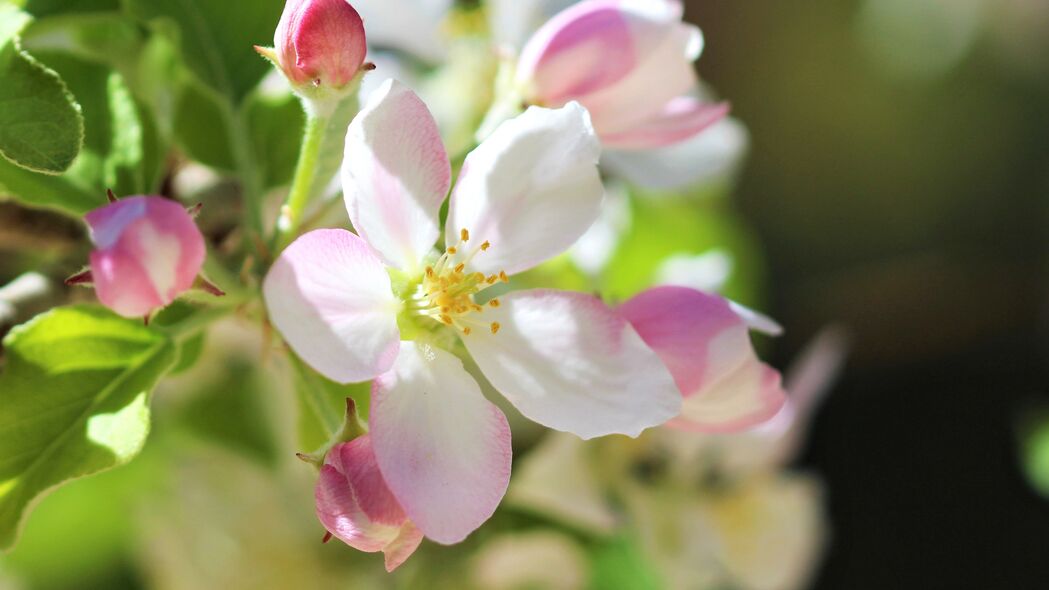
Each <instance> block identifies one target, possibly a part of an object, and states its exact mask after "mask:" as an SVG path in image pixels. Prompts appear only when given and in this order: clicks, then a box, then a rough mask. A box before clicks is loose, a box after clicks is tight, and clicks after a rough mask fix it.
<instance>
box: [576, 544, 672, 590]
mask: <svg viewBox="0 0 1049 590" xmlns="http://www.w3.org/2000/svg"><path fill="white" fill-rule="evenodd" d="M591 559H592V564H591V565H592V567H593V570H592V578H591V580H590V587H591V588H593V589H595V590H597V589H600V590H649V589H651V590H659V589H660V588H664V587H665V586H664V584H663V583H662V581H661V580H660V577H659V573H658V572H657V571H656V569H655V567H654V566H653V564H651V563H649V562H648V560H646V559H645V556H644V554H642V552H641V550H640V549H639V548H638V547H637V545H636V544H635V542H634V541H633V540H632V539H630V538H628V537H619V538H616V539H611V540H609V541H607V542H603V543H601V544H599V545H598V546H597V547H595V548H594V550H593V552H592V553H591Z"/></svg>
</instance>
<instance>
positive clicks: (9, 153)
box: [0, 4, 84, 174]
mask: <svg viewBox="0 0 1049 590" xmlns="http://www.w3.org/2000/svg"><path fill="white" fill-rule="evenodd" d="M28 22H29V17H28V16H27V15H26V14H25V13H23V12H20V11H19V10H18V9H17V8H15V7H13V6H11V5H9V4H0V80H3V84H0V156H3V158H5V159H6V160H7V161H8V162H10V163H12V164H15V165H16V166H18V167H20V168H25V169H26V170H32V171H35V172H39V173H43V174H60V173H62V172H63V171H65V170H66V169H67V168H69V166H70V165H71V164H72V163H73V159H74V158H76V155H77V152H79V151H80V146H81V144H82V143H83V141H84V119H83V118H82V117H81V114H80V108H79V106H78V105H77V102H76V100H75V99H74V98H73V95H72V94H70V92H69V89H68V88H66V85H65V84H64V83H63V81H62V79H61V78H60V77H59V76H58V74H57V73H55V71H54V70H52V69H50V68H48V67H46V66H44V65H43V64H42V63H41V62H39V61H37V59H34V58H33V57H31V56H30V55H29V54H28V53H26V52H25V51H23V50H22V49H21V47H20V46H19V41H18V33H19V32H20V31H21V30H22V28H23V27H25V25H26V24H27V23H28Z"/></svg>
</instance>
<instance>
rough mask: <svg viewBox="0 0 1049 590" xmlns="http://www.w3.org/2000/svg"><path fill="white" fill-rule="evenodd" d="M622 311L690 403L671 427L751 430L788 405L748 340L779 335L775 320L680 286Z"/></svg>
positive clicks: (645, 295)
mask: <svg viewBox="0 0 1049 590" xmlns="http://www.w3.org/2000/svg"><path fill="white" fill-rule="evenodd" d="M619 312H620V313H621V314H622V315H623V317H625V318H626V319H627V320H628V321H629V322H630V324H631V325H632V326H633V327H634V329H635V330H637V332H638V334H640V335H641V338H642V339H643V340H644V341H645V343H646V344H648V345H649V346H650V347H652V349H653V350H655V351H656V353H657V354H659V356H660V358H662V359H663V362H665V363H666V365H667V367H668V368H669V369H670V372H671V373H672V374H673V375H674V381H675V383H677V386H678V389H679V390H680V391H681V395H682V396H683V397H684V401H683V402H682V405H681V415H680V416H678V417H677V418H675V419H674V420H672V421H671V422H669V423H668V426H673V427H676V428H682V429H685V430H694V431H698V432H732V431H739V430H744V429H747V428H750V427H752V426H755V425H757V424H760V423H762V422H764V421H766V420H768V419H770V418H772V417H773V416H775V415H776V413H777V412H778V411H779V410H780V408H781V407H782V406H783V404H784V402H785V401H786V393H785V392H784V391H783V388H782V387H781V385H780V375H779V373H778V372H777V371H776V370H775V369H773V368H771V367H769V366H768V365H766V364H764V363H762V362H761V361H760V360H759V359H758V357H757V354H756V353H755V352H754V348H753V347H752V346H751V344H750V336H749V334H748V331H749V330H750V329H756V330H760V331H762V332H765V333H770V334H777V333H778V332H779V331H780V328H779V326H778V325H777V324H776V323H775V322H773V321H772V320H770V319H768V318H766V317H764V316H762V315H760V314H757V313H756V312H752V311H750V310H748V309H746V308H743V307H742V306H738V305H734V304H732V303H730V302H729V301H728V300H727V299H725V298H723V297H720V296H718V295H711V294H707V293H703V292H702V291H697V290H695V289H690V288H687V287H674V286H664V287H655V288H652V289H649V290H647V291H644V292H642V293H640V294H638V295H636V296H634V297H633V298H631V299H630V300H628V301H627V302H626V303H624V304H623V305H621V306H620V307H619Z"/></svg>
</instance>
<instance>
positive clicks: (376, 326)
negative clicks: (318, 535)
mask: <svg viewBox="0 0 1049 590" xmlns="http://www.w3.org/2000/svg"><path fill="white" fill-rule="evenodd" d="M598 152H599V146H598V142H597V139H596V137H595V135H594V132H593V129H592V127H591V125H590V122H589V117H588V115H587V113H586V111H585V110H584V109H583V108H582V107H580V106H579V105H578V104H575V103H569V104H568V105H566V106H564V107H562V108H560V109H556V110H551V109H545V108H538V107H535V108H530V109H529V110H528V111H526V112H525V113H523V114H522V115H520V116H518V117H516V118H514V119H511V120H509V121H506V122H505V123H504V124H502V125H501V126H500V127H499V128H498V129H496V130H495V132H494V133H492V135H491V136H490V137H489V138H488V139H487V140H486V141H484V142H483V143H482V144H481V145H480V146H479V147H478V148H477V149H475V150H474V151H473V152H471V153H470V154H469V155H468V156H467V157H466V160H465V162H464V164H463V167H462V171H461V173H460V176H459V181H458V183H457V185H456V187H455V190H454V191H453V193H452V195H451V198H450V203H449V209H448V217H447V223H446V225H445V231H444V234H445V236H444V237H445V245H446V247H445V248H444V250H443V251H442V252H440V254H437V253H436V252H435V251H434V244H435V243H436V242H437V241H438V239H439V238H440V235H441V228H440V221H439V211H440V208H441V205H442V203H443V202H444V199H445V197H446V195H447V194H448V189H449V186H450V185H451V171H450V164H449V161H448V156H447V153H446V152H445V149H444V146H443V144H442V142H441V140H440V136H439V134H438V131H437V126H436V123H435V122H434V119H433V117H432V116H431V115H430V113H429V111H428V110H427V108H426V106H425V105H424V104H423V102H422V101H421V100H420V99H419V98H418V97H417V96H416V95H415V94H414V93H413V92H412V91H411V90H409V89H408V88H407V87H405V86H403V85H401V84H400V83H397V82H395V81H388V82H387V83H385V84H384V85H383V86H382V87H381V88H380V89H379V90H378V91H376V93H375V94H374V95H373V96H372V97H371V99H370V100H369V101H368V103H367V104H366V105H365V107H364V108H363V109H362V110H361V112H360V114H359V115H358V116H357V117H356V118H355V119H354V121H353V123H351V125H350V128H349V131H348V133H347V136H346V153H345V158H344V162H343V185H344V194H345V200H346V206H347V210H348V212H349V216H350V219H351V220H352V222H353V225H354V227H355V228H356V230H357V232H358V234H359V235H355V234H353V233H350V232H348V231H345V230H341V229H328V230H315V231H312V232H309V233H307V234H305V235H303V236H301V237H299V238H298V239H297V240H296V241H295V242H293V243H292V244H291V245H290V246H289V247H288V248H287V249H285V250H284V252H283V253H282V254H281V256H280V257H279V258H278V260H277V261H276V262H275V263H274V265H273V268H272V269H271V270H270V272H269V274H268V275H267V277H266V279H265V281H264V284H263V291H264V296H265V300H266V304H267V308H268V310H269V314H270V318H271V320H272V322H273V324H274V325H275V326H276V328H277V329H278V330H279V331H280V333H281V334H282V335H283V336H284V339H285V340H286V341H287V342H288V344H289V345H290V346H291V348H292V349H293V350H294V351H295V352H296V353H297V354H298V355H299V356H300V357H301V358H302V359H303V361H305V362H306V363H307V364H309V365H310V366H312V367H313V368H314V369H315V370H317V371H318V372H320V373H321V374H323V375H325V376H327V377H328V378H330V379H332V380H335V381H338V382H342V383H347V382H353V381H364V380H368V379H374V383H373V387H372V401H371V412H370V417H369V424H370V435H371V442H372V446H373V448H374V453H375V458H376V462H377V465H378V467H379V470H380V472H381V473H382V475H383V478H384V480H385V482H386V484H387V485H388V486H389V489H390V491H391V492H392V493H393V496H394V497H395V498H396V499H397V501H398V502H399V503H400V505H401V506H402V507H403V508H404V511H405V513H406V514H407V515H408V517H409V518H410V520H411V521H412V522H413V523H414V524H415V526H417V527H418V528H419V530H421V531H422V532H423V534H424V535H425V536H426V537H428V538H430V539H433V540H435V541H437V542H440V543H455V542H458V541H461V540H462V539H463V538H465V537H466V536H467V535H468V534H469V533H470V532H471V531H473V530H474V529H475V528H477V527H478V526H480V524H481V523H483V522H484V521H485V520H487V518H488V517H489V516H490V515H491V514H492V512H493V511H494V510H495V507H496V506H497V505H498V503H499V501H500V500H501V498H502V496H503V494H504V493H505V491H506V486H507V482H508V481H509V473H510V431H509V427H508V425H507V422H506V418H505V416H504V415H503V414H502V412H501V411H500V410H499V409H498V408H497V407H496V406H495V405H493V404H492V403H491V402H489V401H488V400H487V399H485V397H484V396H483V395H482V394H481V391H480V387H479V386H478V385H477V383H476V381H475V380H474V378H473V377H472V376H471V375H470V374H469V373H467V372H466V371H465V369H464V368H463V365H462V362H461V361H460V360H459V359H458V358H457V357H456V356H455V355H453V354H451V353H450V352H447V350H448V349H449V348H451V347H453V346H455V344H456V340H457V339H458V340H459V341H461V343H462V344H463V345H464V346H465V349H466V351H467V352H469V354H470V356H471V357H472V358H473V360H474V361H475V362H476V363H477V365H478V367H479V368H480V371H481V372H482V373H483V374H484V375H485V377H486V378H487V380H488V381H489V382H490V383H491V384H492V385H493V386H494V387H495V389H496V390H498V391H499V392H500V393H502V394H503V395H504V396H505V397H506V398H507V399H508V400H509V401H510V403H511V404H513V405H514V406H515V407H516V408H517V409H518V410H520V411H521V413H522V414H524V415H525V416H526V417H528V418H530V419H532V420H534V421H536V422H539V423H540V424H543V425H546V426H548V427H551V428H555V429H558V430H564V431H568V432H572V433H574V434H576V435H578V436H580V437H582V438H591V437H596V436H602V435H606V434H611V433H622V434H627V435H631V436H636V435H638V434H639V433H640V432H641V431H642V430H644V429H645V428H648V427H651V426H655V425H658V424H662V423H663V422H665V421H666V420H668V419H670V418H672V417H674V416H675V415H677V414H678V412H679V409H680V405H681V399H680V394H679V393H678V391H677V389H676V388H675V386H674V382H673V377H672V376H671V373H670V371H669V370H668V369H667V368H666V367H665V366H664V365H663V363H662V362H661V361H660V359H659V357H658V356H657V355H656V353H655V352H653V351H652V350H651V349H650V348H649V347H648V346H646V345H645V343H644V342H643V341H642V339H641V337H640V336H639V335H638V333H637V332H636V331H635V330H634V328H632V327H631V326H630V324H629V323H628V322H627V321H626V320H624V319H623V318H622V317H621V316H620V315H619V314H618V313H616V312H615V311H614V310H612V309H611V308H609V307H608V306H607V305H605V304H604V303H603V302H602V301H601V300H600V299H598V298H597V297H594V296H591V295H586V294H582V293H571V292H564V291H554V290H528V291H517V292H511V293H509V294H506V295H500V296H497V297H491V296H490V295H491V293H492V292H493V291H494V289H493V291H488V290H489V289H491V288H493V287H496V286H498V285H500V284H502V283H507V282H508V281H509V275H511V274H514V273H517V272H521V271H524V270H527V269H529V268H531V267H534V266H536V265H538V264H540V263H542V262H544V261H545V260H548V259H550V258H551V257H553V256H556V255H558V254H560V253H561V252H563V251H564V250H565V249H566V248H567V247H568V246H570V245H571V244H572V243H573V242H574V241H575V240H576V239H577V238H578V237H579V236H580V235H582V233H583V232H584V231H585V230H586V229H587V227H589V226H590V224H591V223H593V221H594V219H595V218H596V217H597V214H598V211H599V209H600V204H601V198H602V195H603V188H602V185H601V180H600V176H599V174H598V171H597V160H598V156H599V153H598Z"/></svg>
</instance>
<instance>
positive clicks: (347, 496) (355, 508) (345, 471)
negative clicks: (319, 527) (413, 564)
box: [314, 434, 423, 571]
mask: <svg viewBox="0 0 1049 590" xmlns="http://www.w3.org/2000/svg"><path fill="white" fill-rule="evenodd" d="M314 497H315V500H316V511H317V518H318V519H319V520H320V521H321V524H323V525H324V528H325V529H327V530H328V532H330V533H331V534H332V535H334V536H335V537H336V538H338V539H339V540H340V541H342V542H344V543H346V544H347V545H349V546H350V547H353V548H355V549H359V550H361V551H367V552H370V553H373V552H376V551H382V552H383V553H384V554H385V555H386V571H393V570H394V569H395V568H396V567H397V566H399V565H401V564H402V563H404V561H405V560H406V559H408V557H409V556H410V555H411V554H412V553H413V552H414V551H415V549H416V548H417V547H418V546H419V543H420V542H421V541H422V538H423V534H422V532H421V531H419V529H418V528H416V527H415V525H414V524H413V523H412V521H410V520H408V515H407V514H405V513H404V509H402V508H401V505H400V504H398V503H397V499H396V498H395V497H394V496H393V493H392V492H390V489H389V488H388V487H387V486H386V482H385V481H384V480H383V478H382V473H381V472H380V471H379V466H378V464H377V463H376V462H375V453H374V451H373V450H372V441H371V437H370V435H367V434H365V435H363V436H360V437H357V438H355V439H353V440H351V441H349V442H345V443H340V444H338V445H336V446H334V447H332V449H331V450H330V451H328V454H327V456H326V457H325V460H324V465H323V467H321V471H320V476H319V477H318V479H317V487H316V489H315V490H314Z"/></svg>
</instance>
